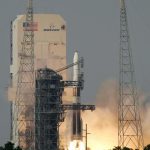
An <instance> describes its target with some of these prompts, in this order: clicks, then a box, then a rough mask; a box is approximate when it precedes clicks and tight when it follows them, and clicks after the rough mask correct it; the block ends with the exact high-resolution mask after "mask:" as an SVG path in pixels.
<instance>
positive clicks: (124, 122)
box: [118, 0, 144, 150]
mask: <svg viewBox="0 0 150 150" xmlns="http://www.w3.org/2000/svg"><path fill="white" fill-rule="evenodd" d="M132 59H133V58H132V50H131V47H130V36H129V29H128V22H127V13H126V6H125V1H124V0H121V8H120V83H119V105H118V146H120V147H121V148H123V147H129V148H134V149H138V150H143V145H144V142H143V133H142V126H141V119H140V113H139V103H138V96H137V88H136V81H135V72H134V66H133V60H132Z"/></svg>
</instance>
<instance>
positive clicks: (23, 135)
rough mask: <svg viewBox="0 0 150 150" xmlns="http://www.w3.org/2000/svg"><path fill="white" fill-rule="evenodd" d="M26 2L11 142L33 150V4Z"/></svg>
mask: <svg viewBox="0 0 150 150" xmlns="http://www.w3.org/2000/svg"><path fill="white" fill-rule="evenodd" d="M32 3H33V2H32V0H28V8H27V12H26V20H25V28H24V36H23V42H22V50H21V51H20V53H19V57H20V64H19V70H18V80H17V92H16V99H15V102H14V105H13V110H15V111H14V112H15V114H14V117H13V131H12V141H13V142H14V143H15V144H16V145H19V146H20V147H21V148H23V149H24V150H29V149H30V150H34V100H35V98H34V31H33V28H32V27H33V4H32Z"/></svg>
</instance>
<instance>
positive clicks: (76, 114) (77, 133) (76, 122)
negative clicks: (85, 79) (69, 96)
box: [72, 51, 82, 140]
mask: <svg viewBox="0 0 150 150" xmlns="http://www.w3.org/2000/svg"><path fill="white" fill-rule="evenodd" d="M78 61H79V55H78V52H77V51H76V52H75V53H74V58H73V63H74V64H75V65H74V66H73V81H79V75H80V65H79V63H78ZM73 101H74V103H73V104H74V105H80V103H81V102H80V87H79V86H74V87H73ZM72 119H73V120H72V140H82V118H81V111H80V110H73V116H72Z"/></svg>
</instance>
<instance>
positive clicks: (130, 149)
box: [113, 144, 150, 150]
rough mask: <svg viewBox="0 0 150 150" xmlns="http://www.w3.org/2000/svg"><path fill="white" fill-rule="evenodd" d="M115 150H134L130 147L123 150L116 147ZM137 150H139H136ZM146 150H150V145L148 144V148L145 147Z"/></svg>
mask: <svg viewBox="0 0 150 150" xmlns="http://www.w3.org/2000/svg"><path fill="white" fill-rule="evenodd" d="M113 150H133V149H132V148H128V147H124V148H121V147H119V146H115V147H114V148H113ZM135 150H137V149H135ZM144 150H150V144H148V145H147V146H145V147H144Z"/></svg>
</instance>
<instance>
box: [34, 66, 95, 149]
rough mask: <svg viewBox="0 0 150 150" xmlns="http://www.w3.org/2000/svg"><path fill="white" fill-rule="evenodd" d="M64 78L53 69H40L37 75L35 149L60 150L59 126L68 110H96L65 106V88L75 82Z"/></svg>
mask: <svg viewBox="0 0 150 150" xmlns="http://www.w3.org/2000/svg"><path fill="white" fill-rule="evenodd" d="M62 79H63V78H62V76H61V75H59V74H58V73H57V72H55V71H53V70H51V69H47V68H44V69H39V70H38V71H37V73H36V92H35V98H36V100H35V149H36V150H58V149H59V126H60V123H61V122H63V121H64V119H65V112H66V111H67V110H83V111H84V110H92V111H93V110H95V106H94V105H81V104H63V103H62V94H63V91H64V87H65V86H67V87H68V86H69V84H68V83H70V86H74V82H71V81H69V82H67V84H65V83H66V81H63V80H62Z"/></svg>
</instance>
